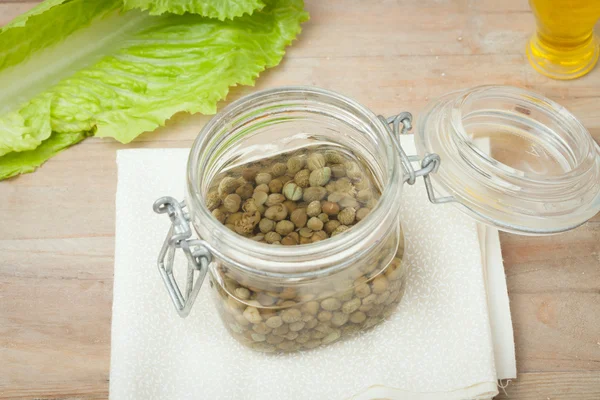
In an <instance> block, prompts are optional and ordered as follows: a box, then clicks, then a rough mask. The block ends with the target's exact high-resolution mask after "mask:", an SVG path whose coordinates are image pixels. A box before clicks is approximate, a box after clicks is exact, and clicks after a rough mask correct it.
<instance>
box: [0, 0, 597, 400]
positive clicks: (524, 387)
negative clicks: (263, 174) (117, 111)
mask: <svg viewBox="0 0 600 400" xmlns="http://www.w3.org/2000/svg"><path fill="white" fill-rule="evenodd" d="M35 4H36V2H32V1H20V0H11V1H6V0H0V25H2V24H5V23H7V22H9V21H10V20H11V19H12V18H14V17H15V16H17V15H18V14H20V13H23V12H25V11H26V10H28V9H30V8H31V7H33V6H34V5H35ZM307 8H308V9H309V11H310V12H311V17H312V18H311V21H310V22H309V23H307V24H306V25H305V27H304V31H303V34H302V36H301V37H300V40H298V41H296V42H295V43H294V45H293V46H292V47H291V48H290V49H289V51H288V54H287V56H286V59H285V60H284V61H283V62H282V64H281V65H280V66H279V67H277V68H275V69H273V70H270V71H266V72H265V73H264V74H262V75H261V78H260V79H259V81H258V83H257V85H256V87H255V88H249V87H240V88H234V89H233V91H232V92H231V94H230V96H229V97H228V99H227V102H230V101H232V100H235V99H237V98H239V97H240V96H243V95H245V94H248V93H250V92H252V91H254V90H257V89H264V88H268V87H275V86H280V85H291V84H303V85H315V86H321V87H324V88H328V89H332V90H335V91H339V92H341V93H344V94H346V95H348V96H351V97H353V98H355V99H356V100H358V101H360V102H362V103H363V104H365V105H367V106H368V107H370V108H371V109H373V110H375V111H377V112H378V113H381V114H384V115H389V114H392V113H396V112H398V111H401V110H410V111H412V112H413V113H414V114H415V115H417V116H418V114H419V111H420V110H421V109H422V108H423V107H424V106H425V105H426V104H427V103H428V102H429V101H430V100H432V99H433V98H434V97H436V96H439V95H442V94H444V93H446V92H449V91H451V90H456V89H459V88H464V87H470V86H475V85H481V84H493V83H498V84H512V85H517V86H523V87H527V88H531V89H534V90H536V91H539V92H541V93H543V94H545V95H547V96H549V97H551V98H553V99H555V100H557V101H559V102H560V103H561V104H563V105H565V106H566V107H567V108H569V109H570V110H571V111H572V112H573V113H574V114H575V115H576V116H577V117H579V118H580V119H581V121H582V122H583V123H584V125H586V127H587V128H588V129H589V130H590V132H591V133H592V135H593V136H594V137H595V138H596V140H600V108H599V106H598V104H600V103H599V101H600V90H599V89H600V70H599V69H596V70H595V71H593V72H592V73H591V74H589V75H588V76H586V77H584V78H582V79H579V80H576V81H571V82H559V81H553V80H550V79H547V78H545V77H543V76H541V75H539V74H537V73H536V72H534V71H533V70H532V69H531V68H530V67H529V66H528V65H527V62H526V59H525V56H524V54H523V49H524V46H525V42H526V40H527V38H528V36H529V35H530V33H531V32H532V30H533V18H532V16H531V13H530V12H529V9H528V5H527V1H526V0H505V1H502V2H498V1H496V0H456V1H450V0H423V1H419V2H415V1H408V0H388V1H384V0H372V1H369V2H366V1H360V0H329V1H318V0H311V1H307ZM227 102H223V105H224V104H226V103H227ZM208 118H209V117H206V116H199V115H194V116H189V115H185V114H180V115H177V116H175V117H174V118H173V119H172V120H171V121H169V123H168V124H167V126H166V127H165V128H161V129H158V130H157V131H155V132H150V133H145V134H143V135H141V136H140V137H139V138H138V139H137V140H136V141H135V142H134V143H132V144H129V145H126V146H124V145H120V144H117V143H115V142H114V141H110V140H102V139H95V138H94V139H89V140H86V141H85V142H84V143H82V144H79V145H77V146H75V147H73V148H71V149H69V150H67V151H65V152H63V153H62V154H60V155H59V156H57V157H55V158H54V159H52V160H51V161H49V162H48V163H47V164H46V165H44V166H43V167H42V168H41V169H39V170H38V171H37V172H35V173H34V174H29V175H23V176H21V177H18V178H16V179H12V180H9V181H7V182H0V202H1V203H2V205H3V207H1V208H0V220H1V221H2V225H1V226H0V399H15V398H20V399H26V398H78V399H79V398H83V399H100V398H106V397H107V395H108V376H109V354H110V318H111V301H112V271H113V254H114V243H113V242H114V217H115V214H114V212H115V210H114V196H115V188H116V165H115V153H116V150H117V149H123V148H137V147H189V146H190V145H191V143H192V141H193V139H194V138H195V136H196V134H197V132H198V131H199V130H200V128H201V127H202V125H203V124H204V123H206V121H207V120H208ZM501 240H502V248H503V257H504V261H505V266H506V274H507V283H508V289H509V296H510V300H511V312H512V317H513V324H514V328H515V341H516V350H517V365H518V370H519V377H518V379H517V380H515V381H513V382H511V384H510V385H509V386H508V388H507V393H508V397H506V396H505V395H503V394H501V395H500V396H498V399H506V398H511V399H519V400H520V399H524V400H528V399H536V400H537V399H542V400H545V399H552V400H556V399H577V400H580V399H583V400H586V399H598V398H600V268H599V267H600V216H596V217H595V218H594V219H593V220H592V221H590V222H588V223H587V224H586V225H584V226H582V227H580V228H578V229H577V230H575V231H572V232H569V233H566V234H563V235H559V236H553V237H542V238H540V237H537V238H536V237H520V236H516V235H508V234H503V235H502V236H501Z"/></svg>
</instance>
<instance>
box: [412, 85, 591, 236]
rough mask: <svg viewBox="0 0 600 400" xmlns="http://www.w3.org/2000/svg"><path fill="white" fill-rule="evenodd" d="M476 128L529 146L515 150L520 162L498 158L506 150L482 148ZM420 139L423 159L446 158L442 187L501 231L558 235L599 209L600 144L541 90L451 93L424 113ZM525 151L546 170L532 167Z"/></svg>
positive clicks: (437, 178) (439, 176)
mask: <svg viewBox="0 0 600 400" xmlns="http://www.w3.org/2000/svg"><path fill="white" fill-rule="evenodd" d="M484 117H485V118H486V119H485V123H483V122H481V121H484ZM478 118H479V119H478ZM465 121H467V122H468V123H469V124H470V125H469V131H468V129H467V128H466V126H465ZM490 121H493V122H494V124H491V123H490ZM478 124H479V125H478ZM486 124H487V125H486ZM486 126H487V127H486ZM477 127H480V128H481V127H484V128H481V129H482V131H483V132H484V134H482V135H480V136H486V137H487V139H488V140H489V141H492V140H494V139H496V140H497V139H498V138H500V139H503V140H507V142H511V140H509V139H508V138H513V139H512V140H513V141H514V140H517V139H520V140H523V143H522V144H526V146H525V147H523V148H521V149H519V147H518V146H517V147H514V145H513V151H514V152H515V154H513V156H514V155H516V154H517V153H518V155H519V157H517V158H516V160H517V164H516V165H509V164H505V162H504V160H502V159H501V158H499V157H498V155H497V154H493V153H494V152H496V153H499V152H501V151H503V150H504V148H503V147H502V146H497V145H496V144H491V145H490V147H491V149H490V150H491V152H489V153H487V152H485V151H482V150H481V149H480V148H479V147H478V145H477V144H475V138H476V137H477V136H478V133H477V129H478V128H477ZM490 127H493V129H491V128H490ZM485 129H488V131H487V132H486V131H485ZM474 132H475V133H474ZM503 135H504V136H503ZM511 135H512V136H511ZM415 142H416V145H417V149H418V152H419V154H420V155H421V156H422V155H424V154H426V153H436V154H438V155H439V156H440V158H441V163H442V165H441V167H440V168H439V170H438V172H437V173H436V174H433V175H432V180H433V181H434V183H435V184H436V188H438V190H441V191H442V192H444V193H445V194H446V195H452V196H454V198H455V199H456V200H457V202H458V204H459V205H460V207H459V209H460V210H461V211H463V212H465V213H466V214H467V215H469V216H471V217H473V218H475V219H476V220H478V221H481V222H483V223H486V224H488V225H492V226H494V227H496V228H498V229H501V230H504V231H508V232H512V233H517V234H529V235H544V234H554V233H559V232H563V231H566V230H570V229H573V228H575V227H577V226H579V225H581V224H583V223H584V222H586V221H587V220H588V219H589V218H591V217H592V216H594V215H595V214H596V213H597V212H598V210H599V209H600V146H598V144H596V143H595V141H594V140H593V138H592V137H591V135H590V134H589V132H588V131H587V130H586V129H585V127H584V126H583V125H582V124H581V122H580V121H579V120H578V119H577V118H576V117H575V116H574V115H573V114H572V113H570V112H569V111H568V110H567V109H566V108H564V107H563V106H561V105H560V104H558V103H556V102H554V101H552V100H550V99H548V98H545V97H544V96H542V95H539V94H537V93H535V92H532V91H529V90H525V89H521V88H517V87H512V86H506V85H486V86H478V87H474V88H470V89H466V90H460V91H456V92H452V93H448V94H446V95H444V96H442V97H441V98H439V99H438V100H436V101H434V102H431V103H430V104H429V105H428V106H427V107H426V109H425V110H424V111H423V113H422V114H421V116H420V118H419V120H418V128H417V134H416V135H415ZM511 143H512V142H511ZM527 146H531V149H529V147H527ZM517 150H519V151H517ZM521 150H523V151H522V152H521ZM538 151H539V153H538ZM525 153H529V154H530V155H531V157H529V158H531V159H532V160H535V161H534V162H535V163H538V162H539V164H536V166H538V167H542V172H540V173H538V171H536V170H535V168H530V166H529V165H528V162H529V161H528V157H526V154H525ZM509 158H510V157H509ZM550 170H552V172H548V171H550ZM544 171H546V172H544Z"/></svg>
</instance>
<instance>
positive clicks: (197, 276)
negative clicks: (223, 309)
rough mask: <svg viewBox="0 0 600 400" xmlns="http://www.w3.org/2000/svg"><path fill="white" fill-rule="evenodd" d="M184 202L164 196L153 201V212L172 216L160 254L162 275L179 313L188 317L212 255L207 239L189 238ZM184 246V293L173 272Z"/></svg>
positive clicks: (190, 234) (159, 269)
mask: <svg viewBox="0 0 600 400" xmlns="http://www.w3.org/2000/svg"><path fill="white" fill-rule="evenodd" d="M185 206H186V205H185V202H179V201H177V200H176V199H174V198H172V197H161V198H160V199H158V200H156V202H154V206H153V208H154V212H156V213H158V214H165V213H166V214H167V215H168V216H169V218H170V219H171V228H170V229H169V232H168V233H167V237H166V238H165V242H164V244H163V246H162V249H161V250H160V253H159V255H158V271H159V272H160V275H161V276H162V279H163V281H164V283H165V287H166V288H167V291H168V292H169V295H170V296H171V300H172V301H173V304H174V305H175V308H176V309H177V312H178V313H179V316H180V317H184V318H185V317H187V316H188V314H189V313H190V310H191V308H192V305H193V304H194V301H195V300H196V297H197V296H198V292H199V291H200V287H201V286H202V282H203V281H204V277H205V276H206V273H207V272H208V265H209V264H210V262H211V260H212V256H211V253H210V251H209V250H208V248H207V247H206V246H205V245H204V241H202V240H197V239H190V238H191V236H192V230H191V228H190V222H189V216H188V215H187V213H186V212H185V211H184V208H185ZM177 249H181V250H183V253H184V254H185V256H186V258H187V264H188V269H187V278H186V288H185V293H183V294H182V293H181V290H180V289H179V285H177V281H176V280H175V276H174V275H173V264H174V261H175V251H176V250H177Z"/></svg>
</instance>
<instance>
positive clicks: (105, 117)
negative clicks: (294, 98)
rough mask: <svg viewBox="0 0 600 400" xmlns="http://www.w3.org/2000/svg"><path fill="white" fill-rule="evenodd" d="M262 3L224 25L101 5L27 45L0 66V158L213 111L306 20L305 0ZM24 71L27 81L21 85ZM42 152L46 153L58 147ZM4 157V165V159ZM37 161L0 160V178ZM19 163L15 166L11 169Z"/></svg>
mask: <svg viewBox="0 0 600 400" xmlns="http://www.w3.org/2000/svg"><path fill="white" fill-rule="evenodd" d="M103 1H107V0H71V1H65V2H64V3H61V2H54V3H57V4H58V5H55V7H53V8H50V9H49V11H48V12H51V11H52V10H54V9H56V8H59V7H61V6H66V5H69V4H72V3H85V4H86V5H87V4H89V3H91V2H103ZM42 4H45V3H42ZM266 4H267V5H266V6H265V7H264V8H263V9H262V10H260V11H255V12H254V13H253V14H252V15H243V16H241V17H238V18H235V19H233V20H223V21H221V20H218V19H211V18H206V17H202V16H199V15H194V14H189V13H187V14H183V15H174V14H165V15H161V16H150V15H149V14H148V13H147V12H142V11H139V10H131V11H127V12H122V11H119V10H115V8H114V4H113V5H112V6H110V7H108V6H106V8H102V7H100V6H99V7H100V9H101V10H102V11H100V12H99V13H100V17H99V18H97V19H94V20H93V21H91V22H89V23H88V20H89V18H88V17H87V16H85V17H84V18H83V19H82V20H85V21H86V22H85V23H86V24H87V25H89V26H88V27H86V28H84V29H80V30H79V31H74V32H73V33H72V34H70V35H69V37H67V38H66V39H65V40H63V41H62V42H59V43H57V44H56V45H53V46H46V47H47V48H45V49H44V50H42V51H41V52H39V51H37V50H38V49H40V48H43V46H42V45H35V46H29V47H32V48H33V50H32V49H29V48H27V49H24V52H26V53H27V55H25V56H22V58H21V59H22V60H26V61H24V62H20V63H19V64H18V65H15V66H14V67H12V68H11V67H9V68H5V69H3V70H0V87H3V84H6V86H5V87H6V90H5V91H3V92H0V155H2V154H5V153H7V152H9V151H12V152H26V151H27V150H32V149H35V148H36V146H37V145H39V144H40V143H41V142H42V141H44V142H43V143H46V141H49V140H51V139H53V138H55V137H57V136H59V135H61V134H66V133H69V134H76V135H82V132H91V133H94V134H95V135H96V136H101V137H113V138H115V139H117V140H119V141H121V142H123V143H127V142H129V141H131V140H133V139H134V138H135V137H136V136H138V135H139V134H140V133H142V132H144V131H151V130H154V129H155V128H157V127H158V126H161V125H164V123H165V121H166V120H167V119H168V118H170V117H171V116H172V115H173V114H175V113H176V112H179V111H187V112H190V113H195V112H202V113H205V114H213V113H215V112H216V103H217V102H218V101H219V100H221V99H223V98H225V96H226V95H227V93H228V91H229V87H230V86H234V85H238V84H243V85H253V83H254V80H255V79H256V77H257V76H258V74H259V73H260V72H261V71H263V70H264V69H265V68H268V67H273V66H275V65H277V64H278V63H279V62H280V61H281V59H282V57H283V55H284V52H285V47H286V46H287V45H288V44H290V42H291V41H292V40H293V39H294V38H295V37H296V35H297V34H298V33H299V32H300V24H301V23H302V22H303V21H305V20H307V19H308V14H307V13H306V12H305V11H304V10H303V2H302V0H269V1H267V2H266ZM73 7H74V6H73ZM35 15H37V14H35ZM35 15H34V16H31V17H30V18H29V20H26V21H27V23H28V21H30V20H31V19H32V18H34V17H35ZM86 15H87V14H86ZM71 17H72V18H74V19H76V18H77V16H76V15H73V16H71ZM40 23H41V21H40ZM46 23H47V24H48V23H49V22H46ZM13 24H15V23H14V22H13ZM26 26H27V24H26ZM40 29H42V30H43V29H44V28H40ZM1 40H2V34H1V33H0V41H1ZM36 43H38V44H39V42H36ZM78 43H79V44H81V43H86V44H87V45H85V46H77V45H76V44H78ZM63 47H66V48H63ZM39 53H42V54H39ZM61 54H62V55H63V57H61V56H60V55H61ZM0 57H1V56H0ZM63 58H68V60H66V61H65V60H64V59H63ZM23 71H27V73H26V76H28V79H26V80H20V81H19V80H18V79H17V78H18V76H19V73H23ZM40 71H42V72H40ZM15 98H16V99H18V100H19V101H15V100H14V99H15ZM48 105H49V107H48ZM13 108H14V109H13ZM4 127H7V128H4ZM50 133H52V135H51V136H50ZM49 137H50V139H48V138H49ZM60 137H62V136H60ZM72 137H73V136H71V138H72ZM79 140H80V139H79ZM17 142H18V143H17ZM67 142H68V140H63V141H61V143H62V144H65V143H67ZM40 147H41V146H40ZM56 148H57V147H56V146H53V147H52V149H56ZM47 149H48V147H47V148H46V149H44V151H42V152H41V154H42V155H43V156H47V157H50V156H52V155H53V154H55V153H56V151H48V150H47ZM36 150H37V149H36ZM36 150H32V151H31V153H33V152H35V151H36ZM28 153H30V152H28ZM5 157H10V163H4V158H5ZM41 158H42V156H39V157H38V156H36V157H33V156H32V154H28V155H27V156H26V157H18V156H17V155H14V154H13V153H9V154H6V155H4V156H2V157H0V179H2V178H1V177H7V176H10V175H11V174H15V173H22V172H28V171H31V170H32V169H33V168H34V167H36V166H38V165H40V162H39V161H40V160H41ZM19 162H21V163H23V166H22V168H15V165H16V164H17V163H19ZM8 166H10V167H8Z"/></svg>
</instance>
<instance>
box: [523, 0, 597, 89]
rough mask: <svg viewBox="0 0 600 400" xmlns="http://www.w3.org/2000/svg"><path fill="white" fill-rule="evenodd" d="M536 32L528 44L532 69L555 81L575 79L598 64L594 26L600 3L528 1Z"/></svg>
mask: <svg viewBox="0 0 600 400" xmlns="http://www.w3.org/2000/svg"><path fill="white" fill-rule="evenodd" d="M529 4H530V5H531V8H532V10H533V13H534V15H535V18H536V21H537V32H536V33H535V35H534V36H533V37H532V39H531V41H530V42H529V44H528V48H527V54H528V57H529V61H530V63H531V65H532V66H533V67H534V68H535V69H536V70H537V71H538V72H540V73H542V74H544V75H546V76H549V77H551V78H554V79H575V78H579V77H580V76H583V75H585V74H587V73H588V72H589V71H591V70H592V68H594V65H595V64H596V62H597V61H598V52H599V47H598V43H599V42H598V38H597V36H596V35H595V34H594V25H595V23H596V21H597V20H598V19H599V18H600V0H529Z"/></svg>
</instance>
